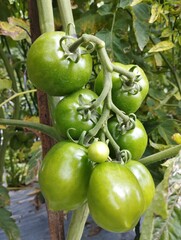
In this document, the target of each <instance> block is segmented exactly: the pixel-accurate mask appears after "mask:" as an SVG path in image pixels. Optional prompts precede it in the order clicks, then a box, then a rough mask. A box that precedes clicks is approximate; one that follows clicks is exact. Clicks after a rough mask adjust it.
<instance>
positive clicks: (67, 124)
mask: <svg viewBox="0 0 181 240" xmlns="http://www.w3.org/2000/svg"><path fill="white" fill-rule="evenodd" d="M80 97H81V98H80ZM97 98H98V96H97V94H96V93H95V92H93V91H91V90H89V89H81V90H79V91H77V92H75V93H72V94H70V95H68V96H66V97H65V98H63V99H62V100H60V101H59V103H58V104H57V106H56V107H55V111H54V114H55V115H54V117H55V121H56V126H57V129H58V130H59V133H60V135H61V136H63V137H67V131H68V129H71V130H70V132H69V133H70V135H71V137H73V138H74V139H78V138H79V137H80V135H81V133H82V132H83V131H88V130H90V129H91V128H93V127H94V126H95V123H96V122H97V116H98V113H101V108H100V107H99V108H98V109H97V111H96V113H97V114H96V115H95V116H94V117H93V115H94V113H91V114H90V116H89V117H88V116H87V113H86V111H87V110H86V109H85V112H84V111H83V110H80V111H79V108H81V109H82V107H84V105H87V104H89V105H91V104H92V102H93V101H94V100H95V99H97ZM87 117H88V118H87Z"/></svg>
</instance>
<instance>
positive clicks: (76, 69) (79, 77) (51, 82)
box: [27, 31, 92, 96]
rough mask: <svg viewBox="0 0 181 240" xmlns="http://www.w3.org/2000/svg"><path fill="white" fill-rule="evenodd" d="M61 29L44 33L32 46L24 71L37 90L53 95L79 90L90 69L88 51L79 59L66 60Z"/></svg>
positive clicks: (86, 80) (88, 76)
mask: <svg viewBox="0 0 181 240" xmlns="http://www.w3.org/2000/svg"><path fill="white" fill-rule="evenodd" d="M64 35H65V33H64V32H59V31H57V32H46V33H44V34H42V35H41V36H40V37H39V38H37V39H36V40H35V42H34V43H33V44H32V45H31V47H30V50H29V52H28V55H27V72H28V76H29V78H30V80H31V81H32V83H33V84H34V85H35V87H37V88H38V89H40V90H42V91H44V92H46V93H48V94H49V95H53V96H64V95H67V94H70V93H72V92H74V91H77V90H79V89H81V88H82V87H83V86H84V85H85V84H86V83H87V82H88V80H89V78H90V76H91V72H92V58H91V56H90V54H84V55H81V56H80V59H79V61H78V62H76V63H75V62H73V61H72V60H70V59H67V58H66V56H65V54H64V51H63V50H62V48H61V46H60V39H61V38H62V37H63V36H64Z"/></svg>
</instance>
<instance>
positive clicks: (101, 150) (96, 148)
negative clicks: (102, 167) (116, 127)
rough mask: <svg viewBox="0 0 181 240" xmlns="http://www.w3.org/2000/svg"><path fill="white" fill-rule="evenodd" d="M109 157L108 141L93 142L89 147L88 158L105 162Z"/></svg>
mask: <svg viewBox="0 0 181 240" xmlns="http://www.w3.org/2000/svg"><path fill="white" fill-rule="evenodd" d="M108 157H109V148H108V146H107V144H106V143H104V142H101V141H97V142H93V143H92V144H91V145H90V146H89V148H88V158H89V159H90V160H91V161H93V162H97V163H102V162H105V161H106V160H107V159H108Z"/></svg>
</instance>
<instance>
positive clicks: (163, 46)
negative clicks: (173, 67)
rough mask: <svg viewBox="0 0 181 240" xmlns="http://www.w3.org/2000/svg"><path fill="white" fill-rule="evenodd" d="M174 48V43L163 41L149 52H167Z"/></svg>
mask: <svg viewBox="0 0 181 240" xmlns="http://www.w3.org/2000/svg"><path fill="white" fill-rule="evenodd" d="M174 46H175V45H174V44H173V42H170V41H162V42H159V43H157V44H156V45H155V46H153V47H152V48H151V49H150V50H149V53H152V52H163V51H167V50H169V49H171V48H173V47H174Z"/></svg>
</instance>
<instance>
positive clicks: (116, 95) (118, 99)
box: [95, 62, 149, 113]
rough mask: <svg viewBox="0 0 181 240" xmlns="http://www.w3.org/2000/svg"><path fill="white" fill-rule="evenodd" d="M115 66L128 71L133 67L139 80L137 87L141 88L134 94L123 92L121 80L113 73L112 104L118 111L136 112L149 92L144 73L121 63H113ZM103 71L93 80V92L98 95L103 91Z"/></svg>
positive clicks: (130, 65) (138, 68)
mask: <svg viewBox="0 0 181 240" xmlns="http://www.w3.org/2000/svg"><path fill="white" fill-rule="evenodd" d="M114 64H115V65H117V66H119V67H121V68H123V69H125V70H130V69H131V68H132V67H135V68H134V70H133V73H135V74H136V75H139V76H140V80H139V81H138V85H139V86H140V87H141V91H138V93H136V94H131V93H128V92H125V91H123V89H122V86H123V84H122V83H123V82H122V81H123V80H122V78H121V76H120V74H119V73H117V72H113V73H112V83H113V88H112V99H113V103H114V104H115V105H116V106H117V107H118V108H119V109H120V110H123V111H124V112H126V113H134V112H136V111H137V110H138V109H139V107H140V106H141V104H142V102H143V100H144V99H145V97H146V95H147V94H148V90H149V83H148V79H147V77H146V75H145V73H144V71H143V70H142V69H141V68H140V67H139V66H137V65H133V64H129V65H123V64H121V63H117V62H116V63H114ZM103 82H104V77H103V70H101V71H100V72H99V74H98V76H97V78H96V80H95V92H96V93H97V94H100V93H101V91H102V89H103Z"/></svg>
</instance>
